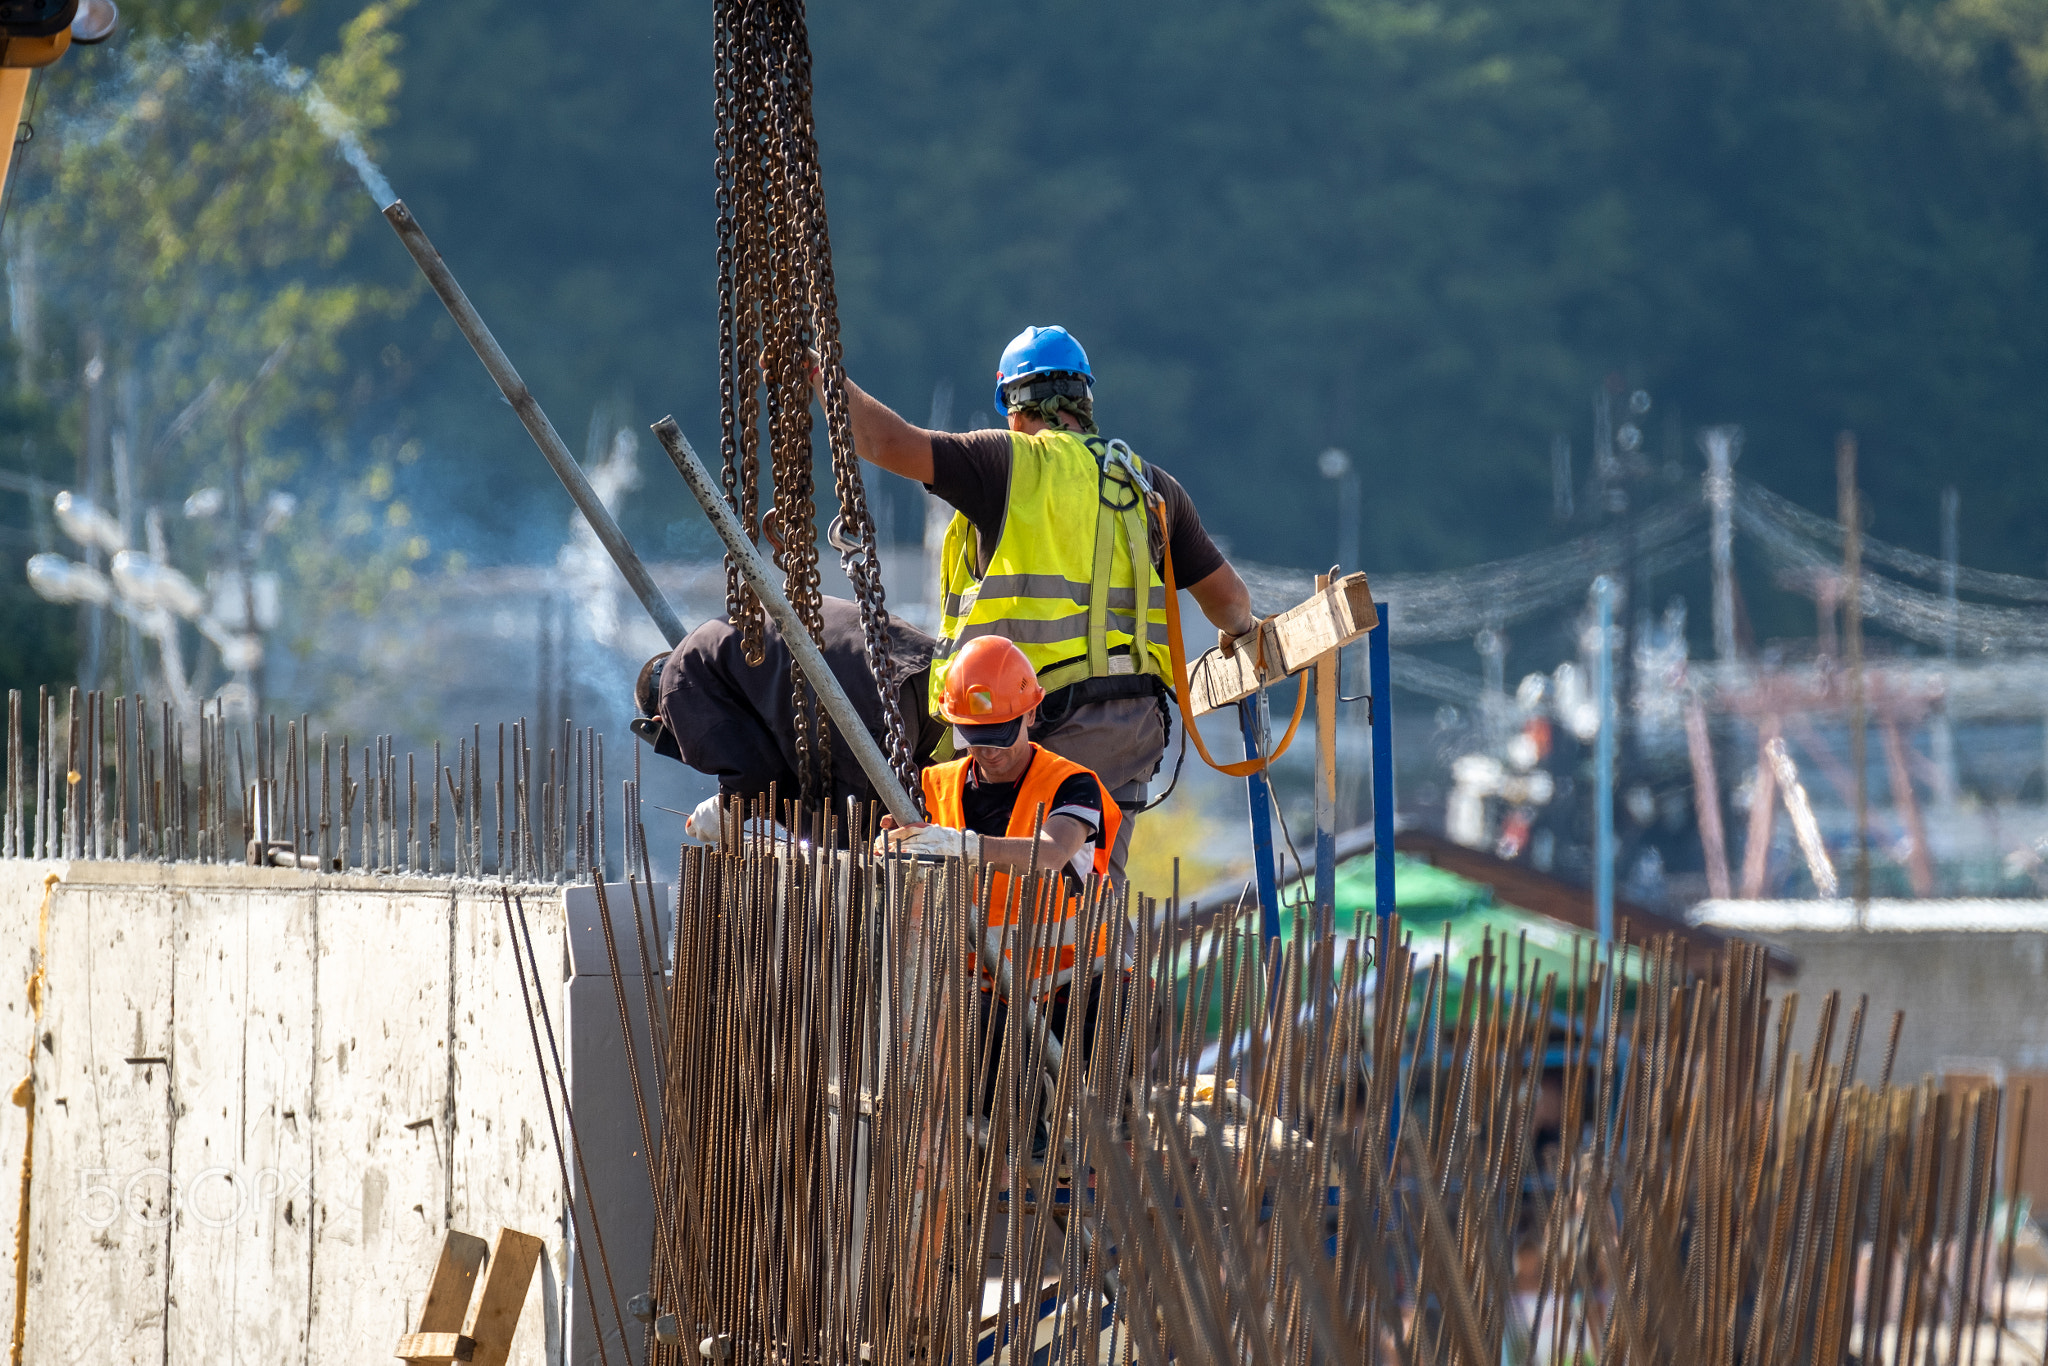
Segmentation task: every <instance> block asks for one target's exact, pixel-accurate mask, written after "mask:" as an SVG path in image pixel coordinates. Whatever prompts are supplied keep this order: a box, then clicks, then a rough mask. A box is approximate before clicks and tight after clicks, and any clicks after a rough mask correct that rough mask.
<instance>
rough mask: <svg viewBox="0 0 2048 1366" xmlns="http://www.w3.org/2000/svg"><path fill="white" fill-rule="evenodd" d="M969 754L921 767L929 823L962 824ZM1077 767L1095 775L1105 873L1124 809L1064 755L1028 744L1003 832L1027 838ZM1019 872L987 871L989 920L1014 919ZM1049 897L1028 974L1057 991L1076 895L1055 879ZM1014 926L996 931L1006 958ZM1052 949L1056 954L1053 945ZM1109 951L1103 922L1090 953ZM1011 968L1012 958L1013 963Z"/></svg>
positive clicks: (1068, 963)
mask: <svg viewBox="0 0 2048 1366" xmlns="http://www.w3.org/2000/svg"><path fill="white" fill-rule="evenodd" d="M972 762H974V761H973V759H972V758H965V759H955V760H953V761H952V762H951V763H945V764H934V765H932V766H931V767H930V768H928V769H926V770H925V771H924V805H925V810H926V811H928V812H930V813H931V818H932V823H933V824H934V825H944V826H950V827H952V828H953V829H955V830H962V829H965V828H966V826H967V817H966V806H965V803H966V791H967V765H969V764H970V763H972ZM1076 773H1086V774H1088V776H1089V777H1090V778H1095V789H1096V793H1097V795H1098V796H1099V797H1100V798H1101V800H1102V829H1101V830H1100V831H1099V832H1098V833H1097V837H1096V840H1095V856H1094V864H1093V871H1094V874H1095V876H1096V877H1098V878H1106V877H1108V876H1109V851H1110V849H1111V847H1112V846H1114V845H1115V844H1116V836H1117V831H1118V829H1119V828H1120V827H1121V826H1122V825H1123V816H1124V813H1123V811H1122V809H1121V808H1120V807H1118V806H1117V804H1116V803H1115V802H1113V801H1111V800H1110V796H1109V789H1107V788H1105V787H1103V785H1102V779H1100V778H1096V777H1095V774H1094V773H1092V772H1090V771H1089V770H1088V769H1086V768H1083V767H1082V766H1081V765H1080V764H1077V763H1075V762H1074V761H1073V760H1071V759H1063V758H1061V757H1060V756H1059V755H1057V754H1054V753H1053V752H1052V751H1051V750H1047V749H1041V748H1039V746H1038V745H1037V744H1036V743H1034V744H1033V745H1032V746H1031V766H1030V767H1029V768H1027V769H1025V770H1024V777H1023V779H1022V781H1020V782H1019V783H1018V784H1017V801H1016V804H1015V805H1013V806H1012V807H1011V808H1010V822H1009V825H1008V826H1006V827H1005V828H1004V831H1003V833H1004V835H1005V836H1006V837H1008V838H1010V839H1030V838H1031V836H1032V835H1033V833H1034V832H1035V831H1036V829H1037V824H1038V819H1039V815H1038V813H1039V811H1040V810H1041V809H1042V810H1044V811H1045V812H1047V813H1048V814H1049V813H1050V812H1051V811H1052V804H1053V798H1054V797H1055V796H1056V795H1057V794H1058V792H1059V790H1060V784H1061V783H1063V782H1065V781H1066V780H1067V779H1068V778H1069V777H1071V776H1073V775H1074V774H1076ZM1023 881H1024V879H1023V878H1021V877H1013V876H1012V875H1011V874H1009V873H1005V872H996V871H991V872H990V874H989V900H988V904H989V924H990V925H991V926H998V925H1014V924H1016V923H1017V917H1018V907H1017V905H1016V904H1015V903H1016V902H1018V901H1019V900H1021V899H1022V889H1021V886H1020V884H1021V883H1022V882H1023ZM1055 886H1056V890H1055V892H1054V897H1055V900H1056V902H1057V905H1056V906H1054V908H1053V916H1054V920H1053V923H1052V924H1049V925H1040V926H1039V928H1038V931H1037V933H1038V935H1039V943H1038V946H1037V948H1036V950H1035V951H1034V952H1033V953H1032V964H1031V970H1030V973H1029V976H1030V978H1031V981H1032V985H1033V989H1034V990H1035V991H1036V992H1037V993H1038V994H1039V995H1044V994H1046V993H1048V992H1052V991H1056V990H1058V989H1059V987H1060V986H1061V985H1062V984H1063V983H1065V982H1067V981H1070V980H1071V979H1072V978H1073V975H1074V950H1075V939H1076V938H1077V937H1078V936H1079V934H1080V932H1081V931H1080V925H1079V923H1078V921H1077V917H1078V916H1079V915H1080V913H1081V899H1080V898H1079V897H1077V896H1075V895H1074V894H1073V893H1071V892H1069V891H1067V889H1066V885H1065V879H1064V878H1062V879H1059V880H1058V881H1057V882H1056V884H1055ZM1016 934H1017V932H1016V931H1015V930H1011V931H1009V932H1008V934H1007V935H1002V936H1000V938H1001V940H1002V943H1003V956H1004V957H1005V958H1010V957H1012V956H1013V952H1014V950H1015V947H1016V943H1015V940H1016ZM1055 949H1057V954H1056V955H1055V952H1054V950H1055ZM1108 952H1109V930H1108V927H1107V926H1103V927H1101V928H1099V929H1098V930H1097V931H1096V935H1095V951H1094V953H1093V954H1091V955H1090V958H1091V959H1100V958H1102V957H1104V956H1105V955H1106V954H1108ZM1013 969H1014V964H1013Z"/></svg>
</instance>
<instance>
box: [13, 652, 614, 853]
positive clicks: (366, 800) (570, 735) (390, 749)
mask: <svg viewBox="0 0 2048 1366" xmlns="http://www.w3.org/2000/svg"><path fill="white" fill-rule="evenodd" d="M25 702H28V699H26V698H24V697H23V696H22V694H21V693H20V692H19V691H10V692H9V693H8V695H7V734H6V741H5V755H4V761H0V782H4V785H5V795H4V798H0V801H4V804H5V810H4V812H0V857H5V858H36V859H146V860H157V861H161V862H165V863H180V862H200V863H252V864H259V865H262V866H266V867H285V868H301V869H307V870H317V871H322V872H363V873H408V874H426V875H430V876H438V875H452V876H456V877H469V878H476V877H484V876H487V875H488V876H496V877H503V878H509V879H511V880H513V881H518V882H565V881H580V880H582V879H585V878H588V877H589V876H590V875H591V871H592V869H593V868H601V867H603V866H604V862H605V854H606V849H605V844H604V840H603V833H602V832H603V830H604V822H603V819H602V812H603V809H604V808H603V797H602V793H603V791H604V783H605V776H604V739H603V737H602V736H601V735H599V734H598V733H597V731H596V730H594V729H590V728H578V727H577V726H576V725H575V724H574V723H573V722H570V721H567V720H564V721H563V723H562V728H561V731H560V732H559V734H557V735H554V736H547V737H543V736H540V735H537V734H536V733H535V731H534V729H533V728H532V727H531V726H530V725H528V724H527V722H526V721H525V720H524V719H523V718H522V719H521V720H518V721H515V722H513V723H511V724H510V725H509V726H508V725H504V724H500V725H499V726H498V727H497V728H496V734H495V737H492V736H490V735H488V734H487V733H486V731H485V730H484V728H483V727H482V726H481V725H478V726H475V727H473V728H472V729H471V732H470V735H469V736H468V737H467V738H463V739H459V740H457V742H456V745H455V753H454V754H453V755H444V751H443V747H442V746H441V745H440V744H439V743H436V744H435V745H434V747H433V750H432V751H431V753H430V754H429V755H428V756H427V760H426V766H425V772H424V773H422V772H421V768H422V764H421V760H420V756H419V755H418V754H416V753H414V752H412V751H405V752H400V750H399V749H398V745H397V741H396V739H395V738H394V737H392V736H390V735H378V736H375V737H373V738H372V739H371V740H370V741H369V743H367V744H364V745H362V746H361V747H360V748H357V747H355V746H354V745H353V744H352V742H351V740H350V738H349V737H348V736H346V735H343V736H339V737H336V736H331V735H329V734H326V733H324V732H323V733H322V734H320V735H319V736H317V737H316V736H315V735H314V733H313V729H312V725H311V720H310V718H308V717H305V716H299V717H296V718H286V719H284V720H283V721H282V722H281V723H280V720H279V718H278V717H276V716H264V717H262V718H260V719H254V720H250V719H238V718H235V717H231V716H229V715H228V714H227V712H226V711H225V709H224V708H223V707H222V706H221V705H220V704H219V703H210V704H206V705H202V706H201V707H200V708H199V711H198V713H197V715H196V716H190V717H187V716H183V715H180V714H179V712H178V711H177V710H176V709H175V708H174V707H173V706H172V705H171V704H170V703H168V702H160V703H152V702H151V700H150V699H149V698H148V697H147V696H145V695H143V694H141V693H137V694H135V695H133V696H132V697H122V696H115V697H109V696H108V695H107V694H106V693H104V692H97V691H93V692H82V691H80V690H79V689H77V688H70V689H51V688H47V687H46V688H42V689H39V690H38V692H37V695H36V698H35V700H34V701H33V702H30V703H28V706H30V707H32V708H33V710H32V712H30V714H29V715H28V716H26V717H24V715H23V712H24V703H25ZM188 721H189V724H188ZM635 757H636V759H637V755H636V756H635ZM444 758H446V759H449V760H452V762H447V763H444V762H443V760H444ZM625 792H626V794H627V801H628V804H629V805H631V804H632V803H634V802H636V801H637V794H638V784H637V782H631V783H628V784H627V785H626V787H625ZM593 809H594V810H595V811H596V812H597V813H598V819H596V820H594V821H590V822H586V821H585V820H584V819H583V813H584V812H585V811H587V810H593ZM626 828H627V830H628V831H629V832H636V831H637V829H638V824H637V822H636V821H630V820H629V821H628V822H626ZM625 852H626V854H627V856H628V857H629V858H632V857H633V856H634V854H635V850H634V848H633V847H632V845H631V843H630V842H629V843H628V845H627V846H626V849H625Z"/></svg>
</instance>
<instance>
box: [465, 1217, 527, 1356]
mask: <svg viewBox="0 0 2048 1366" xmlns="http://www.w3.org/2000/svg"><path fill="white" fill-rule="evenodd" d="M540 1254H541V1242H540V1239H538V1238H536V1237H534V1236H533V1235H532V1234H530V1233H521V1232H519V1230H517V1229H511V1228H507V1229H500V1230H498V1236H497V1238H496V1239H495V1240H493V1241H492V1243H491V1265H490V1269H489V1270H488V1271H486V1272H485V1273H484V1288H483V1289H482V1290H481V1291H480V1292H478V1294H477V1297H476V1304H475V1306H474V1308H473V1311H472V1315H471V1318H470V1325H469V1329H468V1335H469V1336H470V1337H472V1338H475V1339H476V1352H475V1354H474V1355H472V1356H471V1358H470V1360H471V1361H472V1362H474V1363H475V1366H505V1363H506V1361H507V1360H508V1359H509V1358H510V1357H511V1355H512V1348H513V1345H514V1334H515V1333H516V1332H517V1330H518V1327H519V1319H520V1316H521V1314H522V1312H523V1311H524V1310H525V1308H526V1302H527V1298H528V1296H527V1293H526V1292H527V1290H528V1289H529V1288H531V1287H532V1285H533V1270H534V1268H535V1267H536V1266H539V1265H540ZM529 1355H530V1354H529Z"/></svg>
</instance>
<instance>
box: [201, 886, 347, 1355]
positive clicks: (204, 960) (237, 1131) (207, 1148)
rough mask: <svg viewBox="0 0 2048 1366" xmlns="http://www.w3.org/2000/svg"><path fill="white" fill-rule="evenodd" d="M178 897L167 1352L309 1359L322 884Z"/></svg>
mask: <svg viewBox="0 0 2048 1366" xmlns="http://www.w3.org/2000/svg"><path fill="white" fill-rule="evenodd" d="M169 899H170V905H171V908H172V914H173V917H174V920H173V925H174V936H175V937H174V951H173V956H172V959H171V962H170V963H169V964H167V965H166V967H167V969H168V971H169V975H170V978H171V983H172V991H173V1000H174V1002H175V1004H176V1012H175V1016H174V1018H173V1021H172V1039H171V1095H172V1100H173V1104H174V1105H175V1106H176V1110H177V1116H178V1119H177V1125H176V1128H175V1129H174V1131H173V1134H172V1142H171V1169H172V1171H173V1172H174V1173H175V1174H176V1177H177V1191H178V1206H177V1209H176V1211H175V1213H174V1215H173V1218H172V1222H171V1229H170V1234H171V1265H170V1295H169V1298H168V1314H169V1321H168V1329H167V1334H168V1339H169V1355H170V1359H171V1360H172V1361H174V1362H177V1361H187V1360H194V1361H196V1360H202V1359H211V1358H217V1357H226V1358H228V1359H230V1360H246V1361H290V1360H298V1359H302V1358H303V1357H304V1355H305V1342H306V1326H307V1325H306V1313H305V1304H306V1298H307V1292H308V1289H309V1284H310V1278H311V1266H310V1253H311V1250H312V1241H311V1208H310V1195H311V1190H312V1185H311V1176H312V1160H313V1151H312V1132H313V1125H312V1099H313V1097H312V1088H313V991H312V987H313V932H312V922H313V913H314V893H312V892H311V891H284V890H275V891H263V892H251V891H247V890H242V889H235V888H215V887H191V888H186V889H182V890H174V891H172V892H170V893H169Z"/></svg>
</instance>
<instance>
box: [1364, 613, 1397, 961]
mask: <svg viewBox="0 0 2048 1366" xmlns="http://www.w3.org/2000/svg"><path fill="white" fill-rule="evenodd" d="M1373 607H1374V609H1375V610H1376V611H1377V612H1378V614H1379V619H1380V620H1379V625H1377V626H1375V627H1373V628H1372V630H1370V631H1368V632H1366V635H1365V650H1366V669H1367V671H1368V673H1369V675H1370V681H1371V685H1372V882H1373V897H1372V902H1373V912H1374V913H1375V914H1376V915H1377V916H1378V917H1379V919H1380V921H1381V923H1382V924H1385V922H1386V919H1387V917H1388V916H1390V915H1392V914H1393V913H1394V664H1393V652H1392V650H1391V649H1390V648H1389V644H1388V636H1387V619H1388V616H1389V615H1390V612H1389V609H1388V607H1387V604H1385V603H1383V602H1376V603H1374V604H1373Z"/></svg>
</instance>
